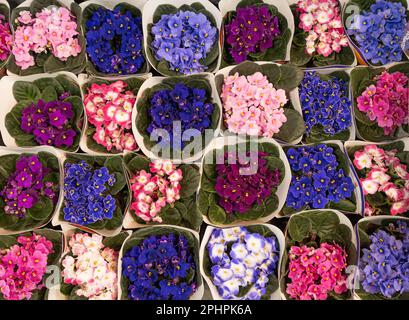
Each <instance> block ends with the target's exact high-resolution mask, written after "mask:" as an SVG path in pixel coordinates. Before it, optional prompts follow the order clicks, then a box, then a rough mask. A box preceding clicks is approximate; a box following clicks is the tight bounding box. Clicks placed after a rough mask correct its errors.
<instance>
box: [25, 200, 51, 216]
mask: <svg viewBox="0 0 409 320" xmlns="http://www.w3.org/2000/svg"><path fill="white" fill-rule="evenodd" d="M53 209H54V205H53V202H52V200H51V199H49V198H46V197H43V196H42V197H40V200H39V201H38V202H37V203H36V204H35V205H34V206H32V207H31V208H30V209H28V210H27V213H28V215H29V216H30V217H31V218H33V219H35V220H39V221H44V220H47V218H48V217H49V216H50V215H51V214H52V212H53Z"/></svg>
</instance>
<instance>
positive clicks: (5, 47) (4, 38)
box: [0, 14, 13, 61]
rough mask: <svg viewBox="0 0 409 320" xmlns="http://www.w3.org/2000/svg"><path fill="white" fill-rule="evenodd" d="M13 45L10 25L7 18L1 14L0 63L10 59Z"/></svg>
mask: <svg viewBox="0 0 409 320" xmlns="http://www.w3.org/2000/svg"><path fill="white" fill-rule="evenodd" d="M12 43H13V37H12V36H11V31H10V25H9V23H8V22H7V21H6V18H5V16H3V15H1V14H0V61H5V60H6V59H7V58H8V57H9V55H10V51H11V44H12Z"/></svg>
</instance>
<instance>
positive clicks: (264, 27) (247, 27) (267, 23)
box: [225, 6, 281, 63]
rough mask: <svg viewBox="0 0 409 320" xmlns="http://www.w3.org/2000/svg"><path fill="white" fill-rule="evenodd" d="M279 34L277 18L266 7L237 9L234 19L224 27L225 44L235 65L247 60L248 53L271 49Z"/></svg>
mask: <svg viewBox="0 0 409 320" xmlns="http://www.w3.org/2000/svg"><path fill="white" fill-rule="evenodd" d="M280 33H281V31H280V28H279V21H278V17H277V16H273V15H272V14H271V12H270V9H269V7H268V6H260V7H256V6H248V7H244V8H237V10H236V15H235V17H234V18H233V19H232V21H231V22H230V23H229V24H226V25H225V34H226V44H227V46H228V50H229V52H230V55H231V56H232V58H233V60H234V62H236V63H240V62H243V61H244V60H247V59H248V55H249V54H250V53H258V52H265V51H266V50H267V49H270V48H272V47H273V42H274V40H275V38H277V37H278V36H279V35H280Z"/></svg>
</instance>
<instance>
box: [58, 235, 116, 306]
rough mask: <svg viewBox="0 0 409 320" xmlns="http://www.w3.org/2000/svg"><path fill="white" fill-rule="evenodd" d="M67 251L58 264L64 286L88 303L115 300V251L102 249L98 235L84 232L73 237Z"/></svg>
mask: <svg viewBox="0 0 409 320" xmlns="http://www.w3.org/2000/svg"><path fill="white" fill-rule="evenodd" d="M68 249H69V252H68V254H67V255H66V256H65V257H64V259H63V260H62V262H61V264H62V266H63V270H62V273H61V275H62V277H63V279H64V283H67V284H71V285H73V286H76V287H78V288H77V290H76V294H77V295H78V296H83V297H86V298H87V299H88V300H116V299H117V296H118V285H117V278H118V277H117V269H118V255H119V254H118V251H115V250H113V249H111V248H109V247H105V246H104V244H103V237H102V236H100V235H97V234H92V235H89V234H87V233H75V234H73V235H72V236H71V238H70V239H69V241H68Z"/></svg>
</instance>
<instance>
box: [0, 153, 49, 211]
mask: <svg viewBox="0 0 409 320" xmlns="http://www.w3.org/2000/svg"><path fill="white" fill-rule="evenodd" d="M15 168H16V169H15V171H14V173H13V174H11V175H10V176H9V177H8V178H7V182H6V184H5V186H4V188H3V190H1V192H0V196H1V197H2V198H3V201H4V202H5V206H4V211H5V213H6V214H11V215H16V216H18V217H20V218H22V217H24V216H25V215H26V213H27V210H29V209H30V208H32V207H33V206H34V205H35V204H36V203H37V202H38V201H39V200H40V197H41V196H44V197H47V198H49V199H51V200H54V201H55V200H56V199H57V198H56V189H57V186H55V185H54V184H53V183H52V182H49V181H48V182H43V179H44V177H45V176H46V175H47V174H48V173H50V172H51V170H50V169H49V168H47V167H45V166H43V164H42V163H41V161H40V159H39V158H38V157H37V156H36V155H33V156H21V157H20V158H19V159H18V160H17V161H16V167H15Z"/></svg>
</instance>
